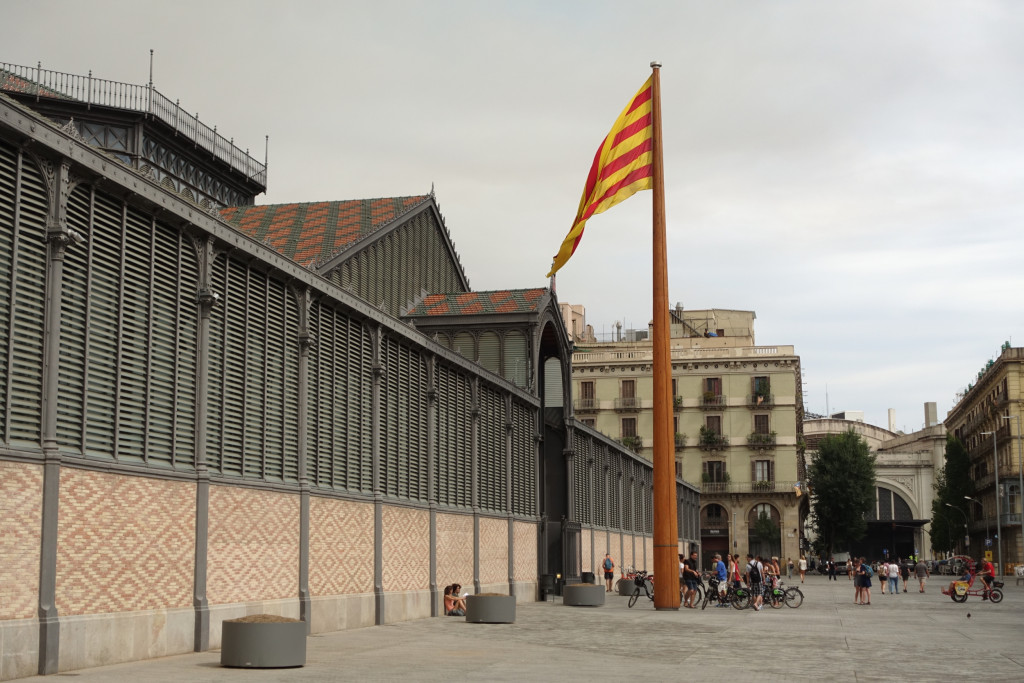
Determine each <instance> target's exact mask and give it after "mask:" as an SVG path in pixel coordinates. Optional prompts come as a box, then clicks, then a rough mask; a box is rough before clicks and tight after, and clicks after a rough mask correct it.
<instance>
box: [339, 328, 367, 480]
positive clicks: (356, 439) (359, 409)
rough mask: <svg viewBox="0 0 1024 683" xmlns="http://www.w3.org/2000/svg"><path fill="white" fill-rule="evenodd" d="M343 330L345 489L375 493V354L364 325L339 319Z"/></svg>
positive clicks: (342, 405) (342, 408) (342, 404)
mask: <svg viewBox="0 0 1024 683" xmlns="http://www.w3.org/2000/svg"><path fill="white" fill-rule="evenodd" d="M340 322H341V323H342V325H339V331H340V329H341V328H342V327H344V332H345V335H346V341H345V342H344V344H345V347H344V353H345V366H346V367H345V369H344V370H343V371H342V373H341V374H342V375H343V376H344V377H345V380H346V386H345V387H344V391H343V393H342V396H344V401H343V402H342V403H341V405H340V406H339V408H341V410H342V419H343V420H344V424H345V432H346V433H345V437H344V440H343V442H342V447H343V448H344V457H345V461H346V466H345V469H346V473H345V474H346V482H345V487H346V488H347V489H349V490H350V491H361V492H364V493H372V491H373V480H372V476H373V453H372V452H371V444H370V437H371V429H370V426H371V423H372V419H373V416H372V413H371V409H372V404H371V399H372V392H371V382H372V372H371V359H372V357H373V350H372V348H371V344H370V334H369V332H367V330H366V329H365V328H364V327H363V325H362V323H360V322H359V321H357V320H353V319H352V318H349V317H344V316H342V317H341V318H340Z"/></svg>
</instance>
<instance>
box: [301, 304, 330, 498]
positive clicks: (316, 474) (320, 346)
mask: <svg viewBox="0 0 1024 683" xmlns="http://www.w3.org/2000/svg"><path fill="white" fill-rule="evenodd" d="M323 318H324V316H323V315H322V313H321V306H320V302H319V301H315V302H313V303H312V304H311V305H310V307H309V335H310V339H311V340H312V341H313V344H311V345H310V348H309V369H308V384H307V387H308V394H307V399H306V400H307V401H308V408H307V410H306V434H307V443H306V476H307V477H308V478H309V482H310V484H311V485H312V486H314V487H319V486H330V485H331V479H330V467H329V465H328V466H326V467H325V462H324V461H325V460H327V462H328V464H329V462H330V461H329V459H328V458H325V457H324V456H325V454H329V453H330V451H331V440H330V432H326V431H325V429H324V427H325V426H326V424H329V422H328V421H326V420H325V419H324V410H325V408H326V404H327V401H326V400H325V396H324V385H325V383H326V381H327V377H326V375H327V373H328V370H327V369H326V368H325V367H324V365H325V363H324V360H325V358H326V359H329V358H330V355H329V353H330V346H329V345H330V341H331V340H330V339H329V338H326V337H325V336H324V331H323ZM325 347H327V349H326V353H325Z"/></svg>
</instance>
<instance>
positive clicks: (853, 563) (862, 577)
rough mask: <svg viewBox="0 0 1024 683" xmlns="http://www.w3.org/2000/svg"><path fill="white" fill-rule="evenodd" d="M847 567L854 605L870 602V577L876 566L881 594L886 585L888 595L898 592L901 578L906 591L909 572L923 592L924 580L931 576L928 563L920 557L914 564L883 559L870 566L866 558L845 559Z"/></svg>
mask: <svg viewBox="0 0 1024 683" xmlns="http://www.w3.org/2000/svg"><path fill="white" fill-rule="evenodd" d="M847 567H849V577H850V579H851V580H852V581H853V591H854V592H853V603H854V604H855V605H870V604H871V586H872V581H871V579H872V578H873V577H874V575H875V571H876V567H877V571H878V580H879V586H880V587H881V591H882V595H885V594H886V588H887V587H888V589H889V590H888V593H889V595H896V594H898V593H899V592H900V579H902V580H903V592H904V593H906V592H907V584H908V583H909V582H910V574H911V572H913V574H914V577H915V578H916V579H917V582H918V592H919V593H924V586H925V581H927V579H928V577H929V576H931V571H930V570H929V569H928V565H927V564H925V562H924V560H921V559H918V561H917V563H916V564H912V563H910V562H900V561H895V562H889V561H885V562H882V563H881V564H879V565H876V567H872V565H871V563H870V562H868V561H867V559H865V558H863V557H860V558H855V559H851V560H847ZM911 567H913V568H911Z"/></svg>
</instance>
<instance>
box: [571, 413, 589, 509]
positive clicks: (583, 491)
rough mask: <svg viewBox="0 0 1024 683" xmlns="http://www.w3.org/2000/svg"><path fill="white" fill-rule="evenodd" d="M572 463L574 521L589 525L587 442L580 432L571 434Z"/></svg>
mask: <svg viewBox="0 0 1024 683" xmlns="http://www.w3.org/2000/svg"><path fill="white" fill-rule="evenodd" d="M572 443H573V452H574V455H573V459H572V460H573V462H572V479H573V481H572V488H573V508H574V513H575V515H576V521H578V522H582V523H584V524H589V523H590V514H589V510H588V509H589V505H588V501H589V500H590V496H589V495H588V494H589V489H588V487H587V470H588V466H587V459H588V457H589V452H588V451H589V449H588V445H589V444H588V440H587V439H586V438H584V436H583V434H581V433H580V432H575V431H574V432H573V438H572Z"/></svg>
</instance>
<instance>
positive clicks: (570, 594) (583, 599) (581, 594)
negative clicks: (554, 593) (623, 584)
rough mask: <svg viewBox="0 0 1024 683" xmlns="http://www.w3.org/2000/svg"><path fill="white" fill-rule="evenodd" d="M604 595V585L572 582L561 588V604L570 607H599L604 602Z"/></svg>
mask: <svg viewBox="0 0 1024 683" xmlns="http://www.w3.org/2000/svg"><path fill="white" fill-rule="evenodd" d="M604 595H605V587H604V586H595V585H594V584H592V583H574V584H570V585H567V586H566V587H565V588H563V589H562V604H563V605H570V606H572V607H600V606H601V605H603V604H604Z"/></svg>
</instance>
